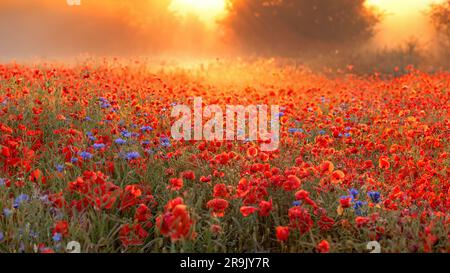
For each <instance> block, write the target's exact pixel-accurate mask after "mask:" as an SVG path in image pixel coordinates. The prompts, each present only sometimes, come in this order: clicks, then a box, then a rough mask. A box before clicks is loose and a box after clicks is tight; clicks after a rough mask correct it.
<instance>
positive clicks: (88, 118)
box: [84, 116, 92, 121]
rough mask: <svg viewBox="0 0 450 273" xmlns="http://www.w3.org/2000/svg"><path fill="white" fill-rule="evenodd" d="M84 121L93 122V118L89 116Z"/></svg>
mask: <svg viewBox="0 0 450 273" xmlns="http://www.w3.org/2000/svg"><path fill="white" fill-rule="evenodd" d="M84 120H85V121H92V118H91V117H88V116H86V117H85V118H84Z"/></svg>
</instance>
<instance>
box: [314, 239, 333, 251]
mask: <svg viewBox="0 0 450 273" xmlns="http://www.w3.org/2000/svg"><path fill="white" fill-rule="evenodd" d="M316 250H317V252H319V253H328V252H330V243H328V241H327V240H322V241H321V242H320V243H318V244H317V246H316Z"/></svg>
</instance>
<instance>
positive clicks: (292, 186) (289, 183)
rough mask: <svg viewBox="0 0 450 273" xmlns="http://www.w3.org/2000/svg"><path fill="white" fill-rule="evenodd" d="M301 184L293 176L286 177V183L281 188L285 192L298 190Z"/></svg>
mask: <svg viewBox="0 0 450 273" xmlns="http://www.w3.org/2000/svg"><path fill="white" fill-rule="evenodd" d="M301 184H302V182H301V180H300V178H298V177H297V176H295V175H288V177H287V179H286V181H285V182H284V183H283V188H284V190H285V191H294V190H296V189H298V188H300V186H301Z"/></svg>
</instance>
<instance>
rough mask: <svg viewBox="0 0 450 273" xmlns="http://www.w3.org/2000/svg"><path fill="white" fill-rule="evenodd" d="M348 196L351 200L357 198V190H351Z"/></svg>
mask: <svg viewBox="0 0 450 273" xmlns="http://www.w3.org/2000/svg"><path fill="white" fill-rule="evenodd" d="M350 194H351V195H352V199H356V198H358V194H359V191H358V190H357V189H351V190H350Z"/></svg>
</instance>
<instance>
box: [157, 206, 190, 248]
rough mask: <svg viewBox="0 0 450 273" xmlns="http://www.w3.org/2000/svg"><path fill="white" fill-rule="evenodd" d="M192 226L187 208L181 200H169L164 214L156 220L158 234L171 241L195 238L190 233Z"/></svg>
mask: <svg viewBox="0 0 450 273" xmlns="http://www.w3.org/2000/svg"><path fill="white" fill-rule="evenodd" d="M193 224H194V222H193V221H192V220H191V218H190V215H189V212H188V210H187V206H186V205H184V204H183V199H181V198H176V199H173V200H170V201H169V203H168V204H167V205H166V208H165V212H164V214H162V215H160V216H158V217H157V218H156V226H157V228H158V230H159V232H160V233H161V234H162V235H164V236H169V237H170V239H171V240H172V241H177V240H179V239H183V238H184V239H188V238H191V236H195V233H191V227H192V225H193Z"/></svg>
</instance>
